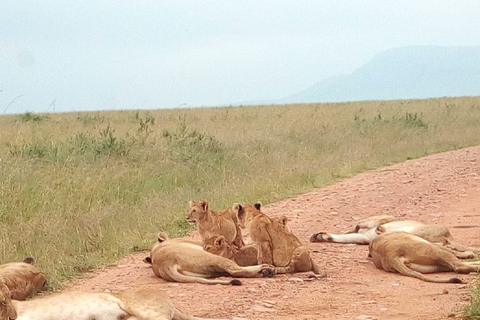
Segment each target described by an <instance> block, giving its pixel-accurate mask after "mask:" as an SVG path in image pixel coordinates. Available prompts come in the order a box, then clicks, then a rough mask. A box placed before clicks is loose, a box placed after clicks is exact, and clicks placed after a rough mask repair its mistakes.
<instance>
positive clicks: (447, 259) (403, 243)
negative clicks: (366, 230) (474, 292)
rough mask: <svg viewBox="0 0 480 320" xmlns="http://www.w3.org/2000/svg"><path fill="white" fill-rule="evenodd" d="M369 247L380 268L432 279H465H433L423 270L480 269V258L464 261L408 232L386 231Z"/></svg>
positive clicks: (436, 280)
mask: <svg viewBox="0 0 480 320" xmlns="http://www.w3.org/2000/svg"><path fill="white" fill-rule="evenodd" d="M368 248H369V251H370V255H371V257H372V260H373V263H374V264H375V266H376V267H377V268H378V269H382V270H385V271H388V272H399V273H401V274H403V275H406V276H410V277H415V278H418V279H420V280H423V281H428V282H442V283H446V282H451V283H461V282H462V281H461V280H460V279H458V278H443V279H437V278H430V277H427V276H425V275H424V274H423V273H433V272H447V271H454V272H457V273H470V272H478V270H479V269H480V261H476V262H464V261H462V260H460V259H458V258H457V257H456V256H455V255H454V254H453V252H452V250H450V249H448V248H445V247H443V246H441V245H438V244H435V243H431V242H429V241H427V240H425V239H423V238H421V237H419V236H416V235H414V234H411V233H407V232H398V231H397V232H386V233H382V234H380V235H378V236H377V237H375V238H374V239H373V240H372V241H371V242H370V245H369V247H368Z"/></svg>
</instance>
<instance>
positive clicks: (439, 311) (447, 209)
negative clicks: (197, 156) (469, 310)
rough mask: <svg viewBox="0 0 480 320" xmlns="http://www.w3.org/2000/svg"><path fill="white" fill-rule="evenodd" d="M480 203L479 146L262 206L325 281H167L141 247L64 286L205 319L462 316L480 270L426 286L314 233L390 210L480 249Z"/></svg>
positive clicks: (356, 248) (357, 248) (361, 250)
mask: <svg viewBox="0 0 480 320" xmlns="http://www.w3.org/2000/svg"><path fill="white" fill-rule="evenodd" d="M199 196H200V195H199ZM479 204H480V147H473V148H468V149H463V150H459V151H454V152H446V153H441V154H437V155H433V156H429V157H425V158H422V159H418V160H411V161H406V162H404V163H401V164H397V165H393V166H390V167H385V168H381V169H378V170H373V171H369V172H366V173H363V174H359V175H357V176H355V177H353V178H351V179H348V180H345V181H343V182H340V183H337V184H334V185H331V186H329V187H325V188H320V189H316V190H313V191H311V192H309V193H307V194H304V195H300V196H298V197H295V198H291V199H286V200H284V201H281V202H278V203H273V204H270V205H267V206H264V207H263V211H264V212H265V213H267V214H269V215H271V216H276V215H281V214H285V215H287V216H289V217H290V219H291V220H290V222H289V224H290V226H291V228H292V230H293V232H294V233H295V234H296V235H297V236H298V237H299V238H300V239H301V240H302V241H303V242H304V243H306V244H308V246H309V248H310V250H311V254H312V256H313V258H314V260H315V261H316V262H317V263H318V264H319V265H320V266H321V267H323V268H325V269H326V271H327V273H328V277H327V278H326V279H322V280H313V281H309V279H307V277H306V275H305V274H294V275H278V276H275V277H274V278H270V279H245V280H243V286H235V287H232V286H220V285H215V286H208V285H200V284H179V283H168V282H165V281H163V280H162V279H159V278H156V277H155V276H154V275H153V273H152V271H151V269H150V267H149V266H148V265H147V264H145V263H143V262H142V261H141V260H142V258H143V257H144V256H145V253H141V254H134V255H131V256H127V257H124V258H123V259H121V260H120V261H119V262H118V264H117V265H116V266H111V267H107V268H105V269H101V270H96V271H95V272H93V273H91V274H90V275H89V276H88V277H87V278H85V279H79V280H76V281H74V282H73V284H72V287H71V288H68V289H66V290H72V289H75V290H86V291H117V290H122V289H126V288H131V287H143V286H148V287H155V288H159V289H165V290H167V291H168V292H169V294H170V296H171V297H172V299H173V300H174V302H175V304H176V305H177V307H178V308H179V309H181V310H183V311H187V312H189V313H192V314H195V315H197V316H203V317H206V316H209V317H224V318H225V317H227V318H236V319H250V320H254V319H359V320H365V319H390V320H393V319H410V320H415V319H418V320H425V319H429V320H432V319H447V318H454V319H455V318H460V317H461V308H462V307H463V306H464V305H465V304H466V303H467V302H468V300H469V290H470V289H471V288H472V286H473V284H474V282H475V280H476V276H475V275H460V276H459V277H460V278H461V279H463V280H464V281H465V282H466V283H465V284H435V283H426V282H422V281H420V280H417V279H414V278H409V277H405V276H401V275H399V274H392V273H386V272H384V271H380V270H377V269H376V268H375V266H374V265H373V263H372V262H371V261H369V260H368V259H367V253H368V248H367V246H361V245H342V244H325V243H309V242H308V238H309V237H310V235H311V234H312V233H314V232H319V231H330V232H335V233H339V232H343V231H347V229H348V228H349V227H350V226H352V225H354V224H355V221H357V220H359V219H361V218H365V217H368V216H372V215H377V214H392V215H395V216H398V217H402V218H409V219H416V220H420V221H423V222H430V223H439V224H444V225H446V226H448V227H450V229H451V232H452V234H453V236H454V238H456V239H457V240H459V241H460V242H461V243H463V244H467V245H470V246H477V247H480V206H479ZM211 205H212V207H213V208H214V209H217V210H218V209H221V208H215V204H214V203H212V204H211ZM186 211H187V210H186ZM193 236H194V237H196V236H198V235H195V234H194V233H193ZM450 275H452V274H450Z"/></svg>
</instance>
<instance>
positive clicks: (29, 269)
mask: <svg viewBox="0 0 480 320" xmlns="http://www.w3.org/2000/svg"><path fill="white" fill-rule="evenodd" d="M34 263H35V261H34V259H33V258H31V257H27V258H25V260H23V262H9V263H5V264H2V265H0V281H1V282H3V283H5V285H6V286H7V287H8V289H9V290H10V292H11V294H12V299H14V300H25V299H27V298H31V297H33V296H34V295H36V294H37V292H39V291H41V290H42V288H43V287H44V286H45V284H46V280H45V275H44V274H43V272H42V271H40V269H38V268H37V267H36V266H34V265H33V264H34Z"/></svg>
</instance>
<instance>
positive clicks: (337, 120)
mask: <svg viewBox="0 0 480 320" xmlns="http://www.w3.org/2000/svg"><path fill="white" fill-rule="evenodd" d="M478 144H480V97H464V98H442V99H428V100H403V101H370V102H354V103H338V104H301V105H279V106H248V107H228V108H227V107H225V108H198V109H176V110H149V111H143V110H142V111H104V112H73V113H57V114H32V113H29V114H23V115H4V116H0V257H1V261H2V262H7V261H20V260H22V259H23V258H24V257H25V256H34V257H35V258H36V260H37V263H38V265H39V267H41V268H42V269H43V270H45V272H46V273H47V277H48V279H49V285H50V286H51V288H52V289H55V288H59V287H61V286H62V285H63V284H64V283H65V281H66V280H68V279H70V278H72V277H76V276H79V275H81V273H82V272H84V271H86V270H89V269H91V268H94V267H98V266H103V265H108V264H110V263H114V262H115V261H116V260H117V259H118V258H119V257H121V256H123V255H125V254H128V253H131V252H134V251H139V250H145V249H148V248H149V247H150V245H151V244H152V243H153V242H154V241H155V235H156V233H157V232H158V231H160V230H163V231H166V232H168V233H169V234H170V235H172V236H178V235H182V234H184V233H185V232H187V231H189V230H191V226H189V225H188V223H187V222H186V219H185V216H186V213H187V210H188V201H189V200H193V199H207V200H209V202H210V203H211V206H212V208H213V209H215V210H218V209H222V208H225V207H229V206H231V205H232V204H233V203H234V202H255V201H258V200H259V201H262V202H263V203H265V204H267V203H270V202H274V201H278V200H281V199H284V198H286V197H291V196H295V195H297V194H300V193H303V192H306V191H309V190H311V189H312V188H316V187H322V186H326V185H328V184H331V183H333V182H335V181H338V180H342V179H345V178H348V177H351V176H353V175H355V174H357V173H359V172H362V171H365V170H369V169H373V168H377V167H380V166H385V165H390V164H393V163H397V162H401V161H404V160H407V159H413V158H418V157H421V156H425V155H428V154H433V153H437V152H441V151H447V150H454V149H458V148H462V147H468V146H473V145H478ZM472 319H473V318H472Z"/></svg>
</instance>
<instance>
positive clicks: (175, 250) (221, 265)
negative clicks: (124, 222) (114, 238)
mask: <svg viewBox="0 0 480 320" xmlns="http://www.w3.org/2000/svg"><path fill="white" fill-rule="evenodd" d="M158 238H159V242H157V243H156V244H155V245H154V246H153V247H152V249H151V251H150V257H147V258H145V259H144V261H145V262H147V263H150V264H151V265H152V269H153V273H155V275H156V276H157V277H159V278H163V279H164V280H167V281H176V282H198V283H203V284H224V285H229V284H231V285H241V284H242V282H241V281H240V280H238V279H229V280H223V279H210V278H217V277H221V276H232V277H239V278H241V277H243V278H256V277H273V276H274V275H275V268H274V267H273V266H271V265H267V264H261V265H255V266H248V267H242V266H239V265H238V264H236V263H235V262H234V261H232V260H230V259H227V258H224V257H221V256H218V255H215V254H212V253H209V252H206V251H204V250H203V248H202V247H201V246H199V245H197V244H195V243H192V241H189V240H186V239H185V238H181V239H169V238H168V236H167V235H166V234H165V233H160V234H159V237H158ZM160 239H161V241H160Z"/></svg>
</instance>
